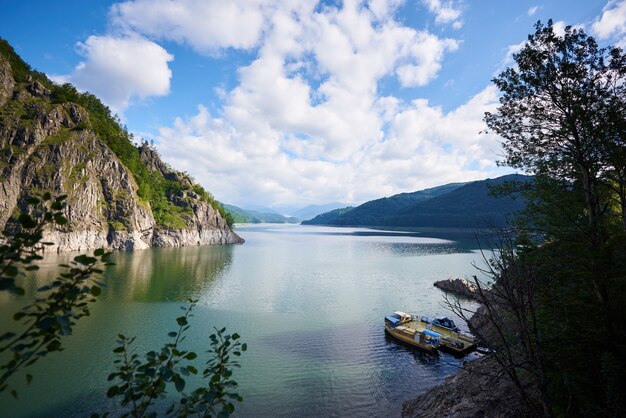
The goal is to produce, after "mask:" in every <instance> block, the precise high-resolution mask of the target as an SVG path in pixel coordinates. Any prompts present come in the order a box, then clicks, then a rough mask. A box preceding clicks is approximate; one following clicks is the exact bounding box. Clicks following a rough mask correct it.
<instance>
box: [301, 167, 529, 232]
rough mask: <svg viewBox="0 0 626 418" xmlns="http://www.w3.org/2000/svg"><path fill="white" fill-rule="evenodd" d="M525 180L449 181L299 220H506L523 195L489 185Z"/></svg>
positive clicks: (407, 223)
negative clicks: (500, 194)
mask: <svg viewBox="0 0 626 418" xmlns="http://www.w3.org/2000/svg"><path fill="white" fill-rule="evenodd" d="M513 179H517V180H519V181H521V182H526V181H528V180H529V178H528V177H526V176H518V175H511V176H503V177H500V178H496V179H493V180H491V179H487V180H482V181H476V182H471V183H466V184H463V183H452V184H447V185H443V186H439V187H434V188H431V189H426V190H422V191H418V192H414V193H401V194H398V195H394V196H391V197H388V198H382V199H376V200H372V201H369V202H366V203H364V204H362V205H360V206H357V207H355V208H343V209H336V210H334V211H330V212H327V213H323V214H321V215H318V216H316V217H315V218H313V219H312V220H309V221H305V222H303V224H310V225H317V224H326V225H351V226H394V227H395V226H403V227H461V228H463V227H472V228H476V227H492V226H494V225H495V226H502V225H505V224H506V221H507V219H506V218H507V215H509V214H512V213H513V212H516V211H519V210H521V209H523V208H524V203H525V202H524V199H514V198H513V197H512V196H508V197H506V198H496V197H494V196H492V194H491V187H493V186H496V185H498V184H501V183H503V182H506V181H511V180H513Z"/></svg>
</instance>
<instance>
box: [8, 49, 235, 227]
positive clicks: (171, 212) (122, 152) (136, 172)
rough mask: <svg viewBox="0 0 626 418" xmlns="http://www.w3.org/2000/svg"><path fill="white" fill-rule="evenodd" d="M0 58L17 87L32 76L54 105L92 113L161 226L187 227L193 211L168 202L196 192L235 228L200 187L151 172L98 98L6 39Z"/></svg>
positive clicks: (97, 129) (96, 126)
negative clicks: (35, 63)
mask: <svg viewBox="0 0 626 418" xmlns="http://www.w3.org/2000/svg"><path fill="white" fill-rule="evenodd" d="M0 54H2V55H3V56H5V57H7V59H8V61H9V63H10V65H11V69H12V71H13V77H14V79H15V81H16V83H18V84H20V83H26V82H27V81H28V79H29V76H30V77H32V79H33V80H37V81H39V82H40V83H42V84H43V85H44V86H45V87H46V88H47V89H49V90H50V91H51V101H52V103H56V104H62V103H70V102H71V103H76V104H78V105H80V106H82V107H83V108H85V109H86V110H87V111H88V112H89V120H90V122H91V129H92V130H93V131H94V132H95V133H96V134H97V135H98V136H99V137H100V139H101V140H102V141H103V142H104V143H105V144H106V145H107V146H108V147H109V148H110V149H111V150H112V151H113V152H114V153H115V155H117V157H118V158H119V159H120V160H121V161H122V163H123V164H124V166H126V167H127V168H128V169H129V170H130V172H131V173H132V175H133V177H134V178H135V182H136V183H137V186H138V190H137V194H138V195H139V197H140V199H142V200H144V201H146V202H149V203H150V207H151V208H152V212H153V215H154V218H155V220H156V222H157V224H158V225H159V226H163V227H170V228H183V227H184V226H185V221H184V217H185V216H186V215H188V214H189V210H185V208H181V207H179V206H176V205H174V204H173V203H172V202H171V201H170V200H169V199H168V196H171V195H172V192H175V191H183V190H188V191H193V192H194V193H196V194H197V195H198V196H199V197H200V199H202V200H204V201H206V202H209V203H210V204H211V206H213V207H214V208H215V209H216V210H217V211H219V213H220V214H221V215H222V217H224V218H225V219H226V222H227V223H228V225H229V226H232V223H233V221H232V217H231V216H230V215H229V214H228V213H226V211H225V210H224V208H223V207H222V205H221V204H220V203H219V202H218V201H216V200H215V199H214V198H213V196H212V195H211V194H210V193H208V192H207V191H206V190H204V188H202V186H200V185H199V184H194V185H193V187H191V188H189V187H187V186H185V185H183V184H181V183H179V182H176V181H171V180H166V179H165V178H163V176H162V175H161V174H160V173H157V172H150V171H149V170H148V169H147V167H146V166H145V164H144V163H143V162H142V161H141V158H140V156H139V151H138V149H137V147H136V146H135V145H134V144H133V143H132V141H131V138H130V135H129V134H128V132H127V131H126V130H125V129H124V128H122V126H121V125H120V121H119V118H118V117H117V116H116V115H115V116H114V115H112V114H111V110H110V109H109V108H108V107H107V106H106V105H104V104H103V103H102V102H101V101H100V99H98V98H97V97H96V96H95V95H93V94H91V93H88V92H86V93H81V92H79V91H78V90H76V88H75V87H74V86H72V85H71V84H69V83H66V84H63V85H58V84H55V83H53V82H52V81H51V80H49V79H48V78H47V77H46V75H45V74H43V73H40V72H38V71H35V70H33V69H32V68H31V67H30V65H28V64H27V63H26V62H24V60H22V59H21V58H20V56H19V55H18V54H17V53H16V52H15V50H14V49H13V47H11V45H10V44H9V43H8V42H7V41H6V40H4V39H2V38H0ZM56 139H59V138H56ZM59 140H60V139H59Z"/></svg>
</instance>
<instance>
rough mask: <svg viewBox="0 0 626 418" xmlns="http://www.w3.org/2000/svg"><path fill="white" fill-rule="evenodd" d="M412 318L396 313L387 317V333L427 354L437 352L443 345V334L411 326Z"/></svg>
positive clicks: (405, 314)
mask: <svg viewBox="0 0 626 418" xmlns="http://www.w3.org/2000/svg"><path fill="white" fill-rule="evenodd" d="M411 322H412V316H411V315H409V314H407V313H404V312H394V313H393V314H391V315H389V316H386V317H385V331H386V332H387V333H388V334H389V335H391V336H392V337H393V338H395V339H397V340H399V341H402V342H404V343H406V344H409V345H411V346H413V347H417V348H419V349H421V350H424V351H427V352H431V353H432V352H436V351H437V349H438V348H439V346H440V345H441V334H439V333H437V332H435V331H432V330H429V329H425V328H424V329H421V330H418V329H416V328H415V327H411V326H409V325H410V324H411Z"/></svg>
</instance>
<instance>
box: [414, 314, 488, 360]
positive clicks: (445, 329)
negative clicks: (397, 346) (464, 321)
mask: <svg viewBox="0 0 626 418" xmlns="http://www.w3.org/2000/svg"><path fill="white" fill-rule="evenodd" d="M419 320H420V321H421V322H423V323H425V324H427V325H426V327H427V328H428V329H432V330H433V331H435V332H437V333H439V334H441V335H442V337H441V348H442V349H444V350H446V351H448V352H450V353H452V354H459V355H463V354H466V353H469V352H470V351H473V350H475V349H476V344H477V342H478V341H477V340H476V338H474V337H472V336H471V335H467V334H464V333H462V332H461V330H460V329H459V327H457V326H456V324H455V323H454V321H453V320H451V319H448V318H445V317H443V318H432V317H428V316H422V317H421V318H419Z"/></svg>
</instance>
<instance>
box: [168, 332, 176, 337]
mask: <svg viewBox="0 0 626 418" xmlns="http://www.w3.org/2000/svg"><path fill="white" fill-rule="evenodd" d="M177 335H178V333H177V332H175V331H172V332H168V333H167V336H168V337H172V338H175V337H176V336H177Z"/></svg>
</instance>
